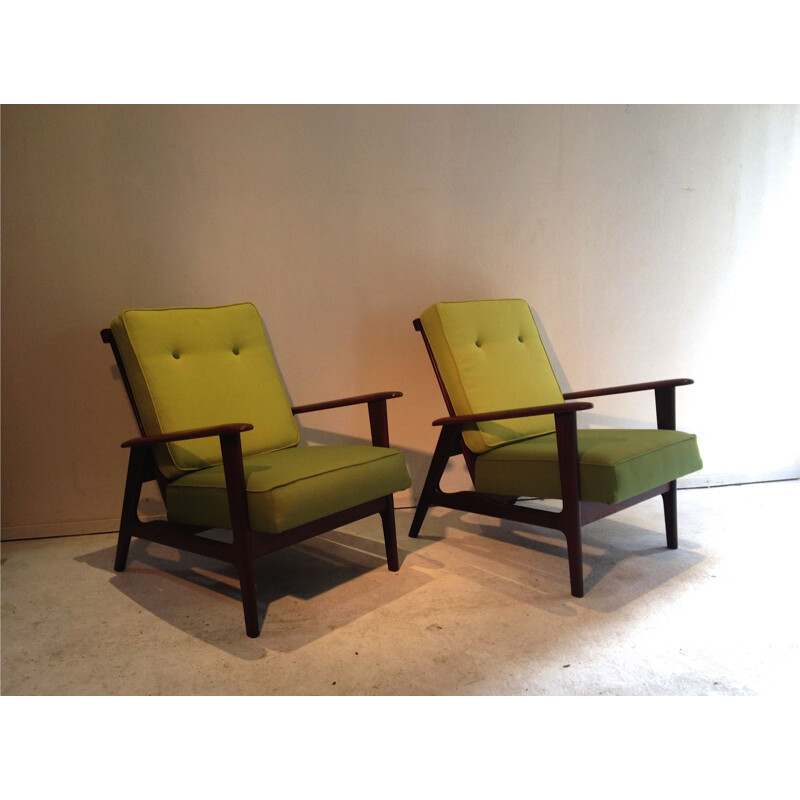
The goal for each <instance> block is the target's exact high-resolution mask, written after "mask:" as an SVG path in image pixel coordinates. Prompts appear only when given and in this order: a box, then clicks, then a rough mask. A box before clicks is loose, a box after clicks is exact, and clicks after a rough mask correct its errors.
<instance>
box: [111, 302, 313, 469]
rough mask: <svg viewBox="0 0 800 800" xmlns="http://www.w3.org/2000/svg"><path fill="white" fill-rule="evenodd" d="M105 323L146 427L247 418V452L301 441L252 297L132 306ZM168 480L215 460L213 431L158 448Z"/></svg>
mask: <svg viewBox="0 0 800 800" xmlns="http://www.w3.org/2000/svg"><path fill="white" fill-rule="evenodd" d="M111 330H112V332H113V334H114V339H115V341H116V343H117V346H118V348H119V351H120V355H121V357H122V360H123V363H124V364H125V369H126V371H127V373H128V378H129V380H130V383H131V389H132V391H133V395H134V398H135V401H136V406H137V408H138V409H139V414H140V416H141V418H142V423H143V425H144V428H145V432H146V433H147V434H150V435H152V434H157V433H165V432H170V431H177V430H185V429H187V428H201V427H206V426H210V425H219V424H224V423H229V422H247V423H251V424H252V425H253V426H254V428H253V430H252V431H248V432H246V433H243V434H242V448H243V452H244V454H245V456H250V455H255V454H258V453H264V452H271V451H274V450H280V449H283V448H287V447H293V446H294V445H296V444H298V442H299V440H300V435H299V431H298V428H297V424H296V423H295V420H294V416H293V415H292V412H291V407H290V404H289V400H288V398H287V396H286V390H285V388H284V386H283V382H282V380H281V377H280V374H279V373H278V368H277V366H276V364H275V360H274V358H273V356H272V352H271V350H270V347H269V344H268V342H267V337H266V333H265V331H264V326H263V324H262V322H261V318H260V316H259V314H258V311H257V310H256V308H255V307H254V306H253V305H252V304H251V303H239V304H236V305H229V306H218V307H215V308H172V309H147V310H141V309H133V310H129V311H124V312H122V313H121V314H120V315H119V316H118V317H117V318H116V319H115V320H114V321H113V322H112V323H111ZM156 460H157V462H158V465H159V467H160V469H161V471H162V472H163V473H164V475H165V476H166V477H167V478H168V479H172V478H175V477H177V476H179V475H182V474H184V473H185V472H187V471H192V470H196V469H200V468H203V467H207V466H209V465H213V464H218V463H220V462H221V454H220V449H219V439H218V438H216V437H213V438H207V439H196V440H192V441H186V442H176V443H171V444H169V445H164V446H162V447H160V448H158V450H157V453H156Z"/></svg>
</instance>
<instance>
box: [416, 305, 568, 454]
mask: <svg viewBox="0 0 800 800" xmlns="http://www.w3.org/2000/svg"><path fill="white" fill-rule="evenodd" d="M420 321H421V323H422V327H423V329H424V330H425V336H426V338H427V339H428V343H429V345H430V348H431V351H432V354H433V357H434V360H435V361H436V365H437V367H438V369H439V374H440V376H441V378H442V382H443V383H444V386H445V389H446V391H447V394H448V395H449V397H450V402H451V404H452V406H453V410H454V411H455V413H456V414H479V413H482V412H484V411H500V410H503V409H509V408H524V407H526V406H538V405H549V404H550V403H561V402H563V400H564V397H563V395H562V393H561V388H560V387H559V385H558V381H557V380H556V376H555V374H554V373H553V368H552V366H551V365H550V359H549V358H548V356H547V352H546V351H545V349H544V345H543V344H542V340H541V337H540V336H539V331H538V329H537V327H536V322H535V321H534V319H533V314H532V313H531V310H530V307H529V306H528V304H527V303H526V302H525V301H524V300H476V301H466V302H454V303H453V302H448V303H437V304H436V305H433V306H431V307H430V308H428V309H426V310H425V311H424V312H423V313H422V314H421V315H420ZM554 430H555V421H554V418H553V416H552V415H547V416H541V417H524V418H521V419H514V420H501V421H498V422H481V423H479V424H478V425H477V427H475V428H474V429H472V430H465V432H464V441H465V443H466V445H467V447H469V449H470V450H471V451H472V452H473V453H484V452H486V451H487V450H489V449H490V448H492V447H496V446H498V445H502V444H506V443H508V442H513V441H518V440H520V439H527V438H530V437H533V436H541V435H542V434H545V433H550V432H552V431H554Z"/></svg>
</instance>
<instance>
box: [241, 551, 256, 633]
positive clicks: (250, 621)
mask: <svg viewBox="0 0 800 800" xmlns="http://www.w3.org/2000/svg"><path fill="white" fill-rule="evenodd" d="M237 570H238V572H239V586H240V587H241V592H242V607H243V608H244V627H245V631H246V632H247V635H248V636H249V637H250V638H251V639H257V638H258V637H259V636H260V635H261V626H260V625H259V621H258V592H257V591H256V578H255V571H254V569H253V562H252V560H248V561H246V562H241V563H239V564H237Z"/></svg>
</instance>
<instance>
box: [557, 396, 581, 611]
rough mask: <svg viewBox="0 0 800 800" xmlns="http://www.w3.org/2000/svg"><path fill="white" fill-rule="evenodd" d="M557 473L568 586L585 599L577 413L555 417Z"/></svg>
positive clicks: (573, 593) (574, 595) (577, 595)
mask: <svg viewBox="0 0 800 800" xmlns="http://www.w3.org/2000/svg"><path fill="white" fill-rule="evenodd" d="M555 419H556V441H557V442H558V462H559V463H558V469H559V475H560V478H561V502H562V504H563V505H562V508H561V530H562V532H563V534H564V536H566V538H567V557H568V559H569V582H570V588H571V589H572V596H573V597H583V545H582V542H581V501H580V497H581V481H580V472H579V468H578V463H579V462H578V428H577V424H576V419H575V412H574V411H572V412H569V413H561V414H556V415H555Z"/></svg>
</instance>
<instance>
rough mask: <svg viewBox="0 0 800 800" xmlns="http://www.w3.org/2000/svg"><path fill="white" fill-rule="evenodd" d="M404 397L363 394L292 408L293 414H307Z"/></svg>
mask: <svg viewBox="0 0 800 800" xmlns="http://www.w3.org/2000/svg"><path fill="white" fill-rule="evenodd" d="M402 396H403V393H402V392H374V393H373V394H362V395H358V396H356V397H343V398H342V399H341V400H325V401H323V402H321V403H309V404H308V405H303V406H292V414H306V413H307V412H309V411H324V410H325V409H326V408H342V407H343V406H355V405H359V404H360V403H374V402H377V401H380V400H390V399H392V398H394V397H402Z"/></svg>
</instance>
